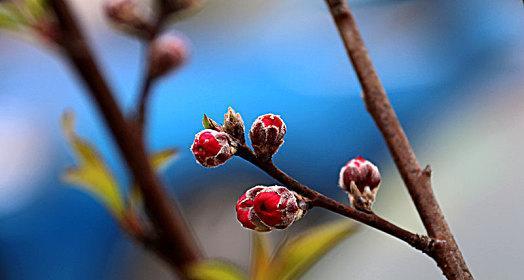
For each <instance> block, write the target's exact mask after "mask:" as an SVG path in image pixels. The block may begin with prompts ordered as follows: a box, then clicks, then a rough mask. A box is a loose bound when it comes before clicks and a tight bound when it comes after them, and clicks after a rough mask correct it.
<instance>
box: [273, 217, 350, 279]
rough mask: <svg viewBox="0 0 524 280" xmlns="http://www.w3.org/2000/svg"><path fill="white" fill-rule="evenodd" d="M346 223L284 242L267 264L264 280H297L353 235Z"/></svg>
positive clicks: (321, 227)
mask: <svg viewBox="0 0 524 280" xmlns="http://www.w3.org/2000/svg"><path fill="white" fill-rule="evenodd" d="M355 231H356V230H355V226H354V224H353V223H351V222H348V221H342V222H340V221H339V222H334V223H331V224H327V225H321V226H317V227H315V228H313V229H311V230H308V231H306V232H304V233H303V234H300V235H299V236H297V237H295V238H293V239H291V240H290V241H288V242H286V243H285V244H284V245H282V247H280V248H279V250H278V251H277V253H276V255H275V257H274V258H273V260H272V261H271V263H270V267H271V270H270V271H268V273H270V275H269V276H268V278H267V279H275V280H277V279H278V280H293V279H298V278H299V277H300V276H301V275H302V274H304V273H305V272H306V271H307V270H308V269H309V268H310V267H311V266H313V264H315V263H316V262H317V261H318V260H319V259H320V258H321V257H322V256H323V255H324V254H326V253H327V252H328V251H329V250H330V249H332V248H334V247H335V246H336V245H337V244H339V243H340V242H341V241H342V240H344V239H345V238H347V237H349V236H351V234H352V233H354V232H355Z"/></svg>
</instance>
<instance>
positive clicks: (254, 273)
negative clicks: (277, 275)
mask: <svg viewBox="0 0 524 280" xmlns="http://www.w3.org/2000/svg"><path fill="white" fill-rule="evenodd" d="M252 240H253V242H252V245H251V246H252V248H251V250H252V251H251V279H252V280H264V279H267V278H266V277H264V276H265V274H266V273H267V271H268V265H269V262H270V260H271V252H270V251H271V249H270V244H269V240H268V238H267V237H266V235H265V234H263V233H259V232H253V234H252Z"/></svg>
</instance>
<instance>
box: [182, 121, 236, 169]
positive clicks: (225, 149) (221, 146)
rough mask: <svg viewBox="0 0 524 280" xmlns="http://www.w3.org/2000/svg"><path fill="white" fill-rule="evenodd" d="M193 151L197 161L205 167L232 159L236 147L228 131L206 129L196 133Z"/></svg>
mask: <svg viewBox="0 0 524 280" xmlns="http://www.w3.org/2000/svg"><path fill="white" fill-rule="evenodd" d="M191 151H192V152H193V155H195V158H196V160H197V162H199V163H200V164H202V165H203V166H205V167H215V166H218V165H221V164H223V163H225V162H226V161H227V160H228V159H230V158H231V157H232V156H233V155H234V154H235V152H236V149H235V148H234V147H233V146H232V145H231V139H230V137H229V135H227V134H226V133H224V132H218V131H215V130H211V129H205V130H202V131H200V132H199V133H197V134H196V135H195V140H194V142H193V145H191Z"/></svg>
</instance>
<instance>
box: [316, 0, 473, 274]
mask: <svg viewBox="0 0 524 280" xmlns="http://www.w3.org/2000/svg"><path fill="white" fill-rule="evenodd" d="M326 3H327V5H328V7H329V10H330V12H331V15H332V16H333V19H334V21H335V24H336V26H337V28H338V31H339V34H340V36H341V38H342V41H343V42H344V46H345V48H346V51H347V54H348V56H349V58H350V60H351V63H352V64H353V67H354V69H355V72H356V73H357V76H358V79H359V81H360V84H361V86H362V89H363V92H364V102H365V104H366V107H367V110H368V111H369V113H370V114H371V116H372V117H373V119H374V120H375V123H376V124H377V126H378V128H379V129H380V131H381V132H382V135H383V137H384V139H385V140H386V143H387V145H388V148H389V151H390V152H391V155H392V157H393V160H394V161H395V164H396V166H397V168H398V170H399V172H400V174H401V176H402V179H403V180H404V183H405V185H406V187H407V189H408V191H409V194H410V196H411V198H412V200H413V202H414V204H415V206H416V208H417V211H418V213H419V216H420V218H421V220H422V222H423V224H424V227H425V228H426V230H427V232H428V235H429V236H430V237H432V238H437V239H441V240H445V241H446V246H442V247H441V249H440V250H438V251H437V252H436V254H435V256H434V259H435V261H436V262H437V264H438V265H439V267H440V268H441V270H442V272H443V273H444V274H445V276H446V277H447V278H448V279H473V276H472V275H471V273H470V271H469V269H468V267H467V265H466V262H465V260H464V257H463V256H462V253H461V252H460V250H459V247H458V245H457V243H456V241H455V239H454V237H453V235H452V233H451V230H450V228H449V226H448V224H447V222H446V220H445V218H444V215H443V213H442V210H441V209H440V206H439V204H438V202H437V199H436V197H435V195H434V193H433V190H432V187H431V180H430V172H424V171H423V170H422V169H421V167H420V165H419V163H418V161H417V158H416V156H415V153H414V151H413V148H412V147H411V144H410V143H409V141H408V139H407V137H406V134H405V133H404V130H403V129H402V126H401V125H400V122H399V120H398V118H397V116H396V114H395V111H394V110H393V108H392V107H391V103H390V102H389V100H388V98H387V95H386V92H385V90H384V87H383V86H382V84H381V82H380V80H379V78H378V75H377V73H376V71H375V68H374V67H373V64H372V62H371V59H370V58H369V55H368V52H367V49H366V47H365V45H364V42H363V40H362V37H361V35H360V32H359V30H358V27H357V24H356V22H355V19H354V17H353V15H352V14H351V12H350V10H349V6H348V5H347V4H346V1H344V0H326Z"/></svg>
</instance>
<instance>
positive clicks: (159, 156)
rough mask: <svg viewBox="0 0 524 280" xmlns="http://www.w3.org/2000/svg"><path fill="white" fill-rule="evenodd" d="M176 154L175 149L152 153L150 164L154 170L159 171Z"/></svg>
mask: <svg viewBox="0 0 524 280" xmlns="http://www.w3.org/2000/svg"><path fill="white" fill-rule="evenodd" d="M177 154H178V150H177V149H173V148H171V149H165V150H161V151H159V152H156V153H154V154H153V155H152V156H151V164H152V165H153V168H154V169H155V170H159V169H161V168H163V167H164V166H166V165H167V164H168V163H169V162H170V161H171V160H172V159H174V158H175V156H176V155H177Z"/></svg>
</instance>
